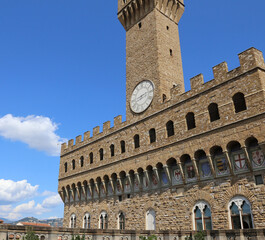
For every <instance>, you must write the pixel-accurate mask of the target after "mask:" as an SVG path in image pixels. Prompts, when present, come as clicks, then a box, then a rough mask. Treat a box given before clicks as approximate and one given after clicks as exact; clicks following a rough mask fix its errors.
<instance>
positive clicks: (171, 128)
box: [166, 121, 175, 137]
mask: <svg viewBox="0 0 265 240" xmlns="http://www.w3.org/2000/svg"><path fill="white" fill-rule="evenodd" d="M166 127H167V137H171V136H173V135H174V134H175V132H174V123H173V122H172V121H168V122H167V125H166Z"/></svg>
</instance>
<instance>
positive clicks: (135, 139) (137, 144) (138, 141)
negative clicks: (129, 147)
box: [133, 134, 140, 148]
mask: <svg viewBox="0 0 265 240" xmlns="http://www.w3.org/2000/svg"><path fill="white" fill-rule="evenodd" d="M133 140H134V148H138V147H140V137H139V135H138V134H136V135H134V137H133Z"/></svg>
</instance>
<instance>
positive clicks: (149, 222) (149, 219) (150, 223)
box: [146, 209, 156, 230]
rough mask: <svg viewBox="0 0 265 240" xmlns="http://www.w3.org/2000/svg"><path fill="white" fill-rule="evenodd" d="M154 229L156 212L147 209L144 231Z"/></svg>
mask: <svg viewBox="0 0 265 240" xmlns="http://www.w3.org/2000/svg"><path fill="white" fill-rule="evenodd" d="M155 229H156V212H155V210H153V209H149V210H148V211H147V212H146V230H155Z"/></svg>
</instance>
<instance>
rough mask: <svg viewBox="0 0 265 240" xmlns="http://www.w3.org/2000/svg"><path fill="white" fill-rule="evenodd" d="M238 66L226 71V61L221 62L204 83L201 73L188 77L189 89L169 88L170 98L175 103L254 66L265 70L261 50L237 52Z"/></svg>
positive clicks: (245, 71)
mask: <svg viewBox="0 0 265 240" xmlns="http://www.w3.org/2000/svg"><path fill="white" fill-rule="evenodd" d="M238 58H239V62H240V66H239V67H238V68H236V69H233V70H231V71H228V66H227V63H226V62H222V63H220V64H218V65H216V66H214V67H213V76H214V79H212V80H211V81H209V82H206V83H204V79H203V75H202V74H199V75H197V76H195V77H193V78H191V79H190V86H191V90H190V91H188V92H185V93H183V94H181V92H179V91H178V88H175V87H174V88H172V89H171V100H172V101H173V102H174V103H176V101H177V102H181V101H183V100H186V99H188V98H190V97H192V96H194V95H196V94H198V93H199V92H202V91H205V90H208V89H210V88H212V87H214V86H217V85H219V84H221V83H223V82H225V81H228V80H230V79H233V78H235V77H238V76H240V75H242V74H244V73H247V72H249V71H251V70H253V69H255V68H261V69H264V70H265V63H264V58H263V55H262V52H261V51H259V50H257V49H256V48H250V49H248V50H246V51H244V52H242V53H240V54H238Z"/></svg>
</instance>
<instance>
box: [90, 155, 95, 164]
mask: <svg viewBox="0 0 265 240" xmlns="http://www.w3.org/2000/svg"><path fill="white" fill-rule="evenodd" d="M93 158H94V156H93V153H92V152H91V153H89V163H90V164H92V163H93V161H94V159H93Z"/></svg>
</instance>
